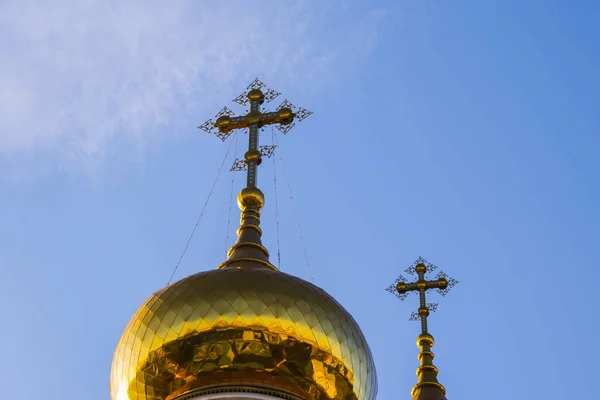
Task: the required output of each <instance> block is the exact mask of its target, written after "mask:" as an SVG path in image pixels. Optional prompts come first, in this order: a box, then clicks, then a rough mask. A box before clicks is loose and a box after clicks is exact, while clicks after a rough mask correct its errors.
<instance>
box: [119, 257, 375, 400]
mask: <svg viewBox="0 0 600 400" xmlns="http://www.w3.org/2000/svg"><path fill="white" fill-rule="evenodd" d="M232 383H233V384H234V383H238V384H246V385H247V384H249V383H254V384H257V385H263V386H267V387H269V386H270V387H278V388H282V389H286V390H288V391H289V392H292V393H296V394H297V395H298V396H300V397H303V398H307V399H319V400H320V399H340V400H342V399H343V400H350V399H360V400H372V399H374V398H375V393H376V386H377V382H376V376H375V367H374V364H373V359H372V357H371V353H370V350H369V347H368V345H367V343H366V341H365V338H364V336H363V334H362V333H361V331H360V328H359V327H358V325H357V323H356V322H355V321H354V319H353V318H352V317H351V316H350V314H349V313H348V312H347V311H346V310H344V308H343V307H342V306H341V305H340V304H339V303H338V302H336V301H335V300H334V299H333V298H332V297H331V296H329V295H328V294H327V293H326V292H325V291H324V290H322V289H320V288H318V287H316V286H314V285H312V284H311V283H308V282H305V281H303V280H301V279H299V278H296V277H294V276H291V275H287V274H284V273H282V272H279V271H273V270H270V269H266V268H239V269H238V268H223V269H219V270H213V271H208V272H202V273H198V274H196V275H192V276H190V277H188V278H185V279H183V280H181V281H178V282H176V283H174V284H172V285H170V286H168V287H166V288H164V289H163V290H161V291H159V292H157V293H155V294H154V295H152V296H151V297H150V298H149V299H148V300H147V301H146V302H145V303H144V304H143V305H142V306H141V307H140V309H139V310H138V311H137V312H136V314H135V315H134V317H133V319H132V320H131V322H130V323H129V325H128V326H127V328H126V329H125V332H124V333H123V335H122V337H121V340H120V341H119V344H118V346H117V349H116V351H115V355H114V359H113V366H112V371H111V393H112V398H113V399H114V400H150V399H161V400H162V399H166V398H167V397H168V396H170V395H172V394H182V393H184V392H186V391H187V390H192V389H193V388H195V387H202V386H203V385H208V384H232Z"/></svg>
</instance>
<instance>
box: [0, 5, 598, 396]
mask: <svg viewBox="0 0 600 400" xmlns="http://www.w3.org/2000/svg"><path fill="white" fill-rule="evenodd" d="M196 3H197V2H196ZM599 16H600V5H598V4H597V3H596V2H592V1H587V2H586V1H577V2H566V1H562V2H561V1H534V0H530V1H525V2H523V1H520V2H517V1H493V0H490V1H485V2H482V1H451V2H441V1H362V0H356V1H338V0H331V1H328V2H317V1H312V0H297V1H290V2H286V3H283V2H276V1H259V2H257V3H253V4H252V5H250V4H248V3H247V2H242V1H231V2H227V3H225V2H219V1H216V0H214V1H205V2H203V4H202V5H201V6H200V5H199V4H195V2H191V1H190V2H184V1H175V2H169V4H168V5H167V3H163V2H158V1H148V2H144V3H143V4H142V3H137V4H136V3H134V2H128V1H125V2H113V1H108V2H107V1H102V2H101V1H97V0H86V1H79V2H69V1H66V0H61V1H56V2H53V3H52V4H50V3H46V2H42V1H33V0H29V1H16V0H15V1H12V0H9V1H7V2H3V3H2V5H0V50H1V51H2V54H3V62H2V63H0V87H1V90H0V106H1V107H0V160H1V161H0V180H1V182H2V190H1V191H0V220H1V221H2V225H1V228H0V315H2V316H3V327H4V328H3V329H2V330H1V333H0V339H1V340H2V342H3V343H5V348H4V351H3V355H4V359H5V360H6V362H5V363H3V364H2V366H1V367H0V374H1V376H2V377H3V379H2V381H3V382H9V384H6V383H5V385H4V393H3V394H4V396H6V397H19V398H22V399H25V400H27V399H36V398H39V393H44V397H45V398H47V399H50V400H51V399H61V400H62V399H65V398H68V399H70V398H73V399H78V398H86V399H90V400H96V399H98V400H99V399H107V398H108V397H109V392H108V373H109V368H110V362H111V358H112V353H113V350H114V347H115V345H116V343H117V341H118V338H119V336H120V334H121V332H122V330H123V328H124V327H125V324H126V323H127V321H128V320H129V318H130V317H131V316H132V315H133V313H134V311H135V310H136V309H137V307H138V306H139V305H140V304H141V303H142V301H144V300H145V298H146V297H148V295H150V294H151V293H152V292H154V291H156V290H158V289H160V288H161V287H162V286H163V285H164V284H165V283H166V282H167V280H168V279H169V276H170V275H171V272H172V270H173V268H174V266H175V264H176V262H177V260H178V259H179V256H180V254H181V251H182V250H183V247H184V246H185V243H186V241H187V238H188V236H189V234H190V230H191V228H192V227H193V225H194V223H195V220H196V218H197V217H198V214H199V212H200V210H201V208H202V205H203V204H204V201H205V199H206V196H207V194H208V192H209V190H210V187H211V185H212V182H213V180H214V178H215V174H216V172H217V170H218V167H219V164H220V163H221V161H222V158H223V156H224V154H225V151H226V147H227V144H223V143H221V142H220V141H218V140H217V139H216V138H214V137H211V136H208V135H206V134H204V133H202V132H200V131H198V130H197V129H196V126H198V125H199V124H200V123H201V122H203V121H204V120H206V119H208V118H211V117H212V116H213V115H214V114H215V113H216V112H217V111H218V110H219V109H220V108H221V107H222V106H223V105H227V106H230V107H231V108H233V106H235V104H234V103H231V101H230V99H233V98H234V97H235V96H237V95H238V94H239V93H240V92H241V91H242V90H243V88H244V87H245V86H246V85H247V84H248V83H249V82H250V81H252V80H253V79H254V78H255V77H259V78H261V79H262V80H264V81H265V82H266V83H267V84H268V85H269V86H271V87H273V88H275V89H277V90H279V91H281V92H283V93H284V95H285V97H287V98H288V99H290V100H291V101H292V102H294V103H295V104H297V105H301V106H304V107H307V108H309V109H311V110H313V111H314V112H315V114H314V115H313V116H311V117H310V118H309V119H307V120H306V121H304V122H303V123H302V124H300V125H298V126H297V127H296V128H294V130H292V131H291V132H290V133H289V134H288V135H287V136H285V137H283V136H281V137H279V143H280V145H281V152H282V154H283V158H284V161H285V166H286V170H287V175H288V177H289V180H290V183H291V187H292V191H293V198H294V203H295V205H296V209H297V212H298V215H299V218H300V223H301V226H302V231H303V235H304V239H305V243H306V247H307V251H308V257H309V260H310V264H311V269H312V274H313V276H314V279H313V282H314V283H315V284H317V285H318V286H321V287H323V288H324V289H326V290H327V291H328V292H329V293H331V294H332V295H333V296H334V297H335V298H336V299H338V300H339V301H340V302H341V303H342V304H343V305H344V306H345V307H346V308H347V309H348V310H349V311H350V312H351V313H352V314H353V315H354V317H355V318H356V319H357V321H358V322H359V323H360V325H361V326H362V328H363V331H364V333H365V335H366V337H367V339H368V341H369V342H370V343H371V347H372V350H373V353H374V357H375V361H376V364H377V368H378V375H379V395H378V398H379V399H383V400H386V399H395V398H409V395H410V388H411V387H412V385H413V384H414V383H415V381H416V377H415V375H414V370H415V368H416V366H417V362H418V361H417V358H416V355H417V348H416V347H415V344H414V339H415V337H416V335H417V334H418V332H419V326H418V324H417V323H414V322H409V321H408V317H409V315H410V313H411V311H413V310H414V309H415V308H416V298H414V297H413V298H411V299H410V301H409V300H407V301H406V302H404V303H401V302H399V301H398V300H397V299H396V298H395V297H393V296H391V295H389V294H388V293H387V292H385V291H384V290H383V289H384V288H385V287H386V286H388V285H389V284H390V283H391V282H393V281H394V279H395V278H396V277H397V275H398V274H400V273H402V272H403V270H404V269H405V268H406V267H408V266H409V265H410V264H411V263H412V262H413V261H414V259H416V258H417V257H418V256H423V257H425V258H426V259H428V260H429V261H431V262H433V263H435V264H437V265H438V266H439V267H440V268H441V269H443V270H444V271H445V272H447V273H448V274H450V275H451V276H453V277H455V278H457V279H459V280H460V282H461V283H460V285H459V286H457V287H456V288H455V289H453V290H452V292H450V294H449V295H448V296H446V297H445V298H442V299H439V298H438V297H437V296H436V295H433V296H432V297H431V299H432V301H437V300H439V303H440V305H439V308H438V311H437V313H435V314H434V315H433V316H432V318H431V319H430V323H429V325H430V330H431V332H432V334H433V335H434V336H435V338H436V346H435V347H434V352H435V353H436V359H435V363H436V365H437V366H438V367H439V369H440V375H439V378H440V381H441V382H442V383H443V384H444V385H445V386H446V387H447V389H448V397H449V398H456V399H478V398H481V396H482V395H481V393H482V392H485V393H486V395H485V397H486V399H490V400H495V399H506V398H511V399H530V398H540V399H541V398H543V399H564V398H567V397H570V398H591V397H592V385H590V384H589V382H587V380H584V381H582V380H581V376H584V371H592V370H593V367H594V366H595V364H594V363H593V362H594V361H595V359H596V358H597V356H598V351H597V346H596V344H595V343H594V337H595V336H594V335H595V332H596V331H597V329H598V318H597V317H595V315H596V313H597V312H596V308H597V305H598V299H597V296H596V293H595V285H594V284H595V283H596V282H598V281H599V280H600V274H599V273H598V269H597V268H596V264H597V256H598V255H597V253H598V251H597V250H598V247H599V243H600V234H599V233H598V225H599V224H600V216H599V212H598V202H599V201H600V191H599V189H598V178H597V174H598V172H597V171H599V170H600V161H599V157H598V148H599V147H600V139H598V131H599V128H600V117H599V114H598V112H597V104H599V100H600V94H599V93H600V78H598V74H597V71H598V70H600V58H599V54H600V53H599V52H598V46H599V45H600V31H599V29H600V28H598V27H597V23H596V22H597V20H598V17H599ZM276 105H277V104H274V105H272V106H273V108H274V107H275V106H276ZM236 110H237V109H236ZM269 135H270V132H266V135H263V138H262V139H263V143H268V142H270V139H269ZM243 139H244V138H241V137H240V146H241V144H242V143H244V142H245V141H244V140H243ZM239 151H240V152H241V150H239ZM258 179H259V184H260V186H261V187H262V188H263V191H264V192H265V194H266V195H267V206H266V208H265V211H264V212H263V215H264V218H263V229H264V231H265V235H264V242H265V244H266V245H267V247H268V248H269V249H270V250H271V253H272V254H276V249H277V241H276V237H275V218H274V201H273V196H272V193H273V184H272V182H273V170H272V164H271V163H270V162H268V163H264V164H263V166H261V169H260V171H259V178H258ZM242 181H243V179H242V177H241V176H238V177H236V179H235V185H236V189H239V188H240V187H241V186H242V184H243V182H242ZM230 185H231V175H230V173H229V172H227V173H223V174H222V176H221V179H220V181H219V183H218V185H217V187H216V189H215V192H214V195H213V197H212V199H211V202H210V204H209V206H208V209H207V212H206V214H205V216H204V218H203V219H202V221H201V223H200V225H199V229H198V231H197V232H196V235H195V237H194V240H193V241H192V243H191V246H190V248H189V250H188V253H187V254H186V256H185V257H184V259H183V262H182V264H181V266H180V268H179V270H178V271H177V274H176V278H182V277H184V276H186V275H189V274H192V273H194V272H196V271H203V270H207V269H211V268H214V267H215V266H216V265H218V264H219V263H220V262H221V261H222V260H223V257H224V253H225V248H226V245H225V240H226V236H227V220H228V210H229V204H230V202H229V200H230ZM278 186H279V189H280V190H279V205H280V224H281V236H280V238H281V258H282V264H281V268H282V270H284V271H285V272H288V273H293V274H295V275H298V276H300V277H303V278H305V279H310V273H309V271H308V268H307V265H306V262H305V260H304V253H303V251H302V246H301V244H300V241H299V239H298V234H297V231H296V226H295V223H294V218H293V213H292V211H291V206H290V202H289V199H288V198H287V192H286V190H285V185H284V179H283V177H282V176H281V175H279V176H278ZM237 218H238V217H237V209H236V208H235V207H234V210H233V215H232V217H231V219H232V221H233V223H232V226H231V234H230V235H229V238H230V241H231V240H232V236H233V232H234V229H235V223H236V222H237Z"/></svg>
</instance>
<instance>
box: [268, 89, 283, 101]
mask: <svg viewBox="0 0 600 400" xmlns="http://www.w3.org/2000/svg"><path fill="white" fill-rule="evenodd" d="M280 94H281V93H279V92H278V91H276V90H273V89H267V91H266V92H265V100H266V101H267V103H270V102H272V101H273V100H275V99H276V98H277V97H278V96H279V95H280Z"/></svg>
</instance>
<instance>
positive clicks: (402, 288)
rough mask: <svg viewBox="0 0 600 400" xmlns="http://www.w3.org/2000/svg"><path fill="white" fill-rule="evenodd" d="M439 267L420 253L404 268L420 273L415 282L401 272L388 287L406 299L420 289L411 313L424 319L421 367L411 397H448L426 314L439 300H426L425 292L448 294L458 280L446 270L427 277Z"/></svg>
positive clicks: (420, 338) (417, 399) (413, 317)
mask: <svg viewBox="0 0 600 400" xmlns="http://www.w3.org/2000/svg"><path fill="white" fill-rule="evenodd" d="M435 269H437V267H436V266H435V265H433V264H430V263H427V261H425V260H424V259H423V258H421V257H419V258H418V259H417V260H416V261H415V262H414V264H413V265H412V266H411V267H409V268H407V269H406V271H405V272H407V273H409V274H411V275H415V274H416V275H417V277H418V279H417V280H416V281H415V282H406V279H405V278H404V277H403V276H402V275H400V276H399V277H398V279H396V282H394V284H392V285H390V286H389V287H388V288H387V289H386V290H387V291H388V292H390V293H394V294H395V295H396V296H397V297H398V298H399V299H400V300H404V299H406V297H407V296H408V294H409V293H411V292H418V293H419V310H418V312H413V313H412V314H411V316H410V320H411V321H417V320H420V321H421V334H420V335H419V336H418V337H417V347H419V350H420V352H419V364H420V365H419V367H418V368H417V384H416V385H415V386H414V387H413V388H412V391H411V395H412V400H446V388H444V386H443V385H442V384H441V383H439V382H438V379H437V375H438V369H437V367H436V366H435V365H433V357H434V356H433V352H432V351H431V348H432V347H433V344H434V340H433V336H431V335H430V334H429V332H428V329H427V317H428V316H429V312H430V311H432V312H433V311H435V310H436V309H437V306H438V305H437V303H427V302H426V299H425V296H426V292H427V290H430V289H437V290H438V292H439V293H440V294H441V295H442V296H445V295H446V294H447V293H448V291H449V290H450V289H451V288H452V287H453V286H455V285H456V284H457V283H458V281H457V280H455V279H452V278H450V277H448V275H446V274H445V273H444V272H441V271H440V273H439V274H438V275H437V277H436V279H435V280H427V279H425V273H427V272H433V271H434V270H435Z"/></svg>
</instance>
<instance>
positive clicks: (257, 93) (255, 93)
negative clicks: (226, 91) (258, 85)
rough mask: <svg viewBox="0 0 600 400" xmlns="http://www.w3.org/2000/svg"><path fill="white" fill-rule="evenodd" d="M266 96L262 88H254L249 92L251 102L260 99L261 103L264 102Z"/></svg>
mask: <svg viewBox="0 0 600 400" xmlns="http://www.w3.org/2000/svg"><path fill="white" fill-rule="evenodd" d="M264 98H265V96H264V94H263V92H262V91H261V90H260V89H252V90H251V91H249V92H248V99H249V100H250V101H251V102H252V101H256V100H258V101H259V103H261V104H262V102H263V100H264Z"/></svg>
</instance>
